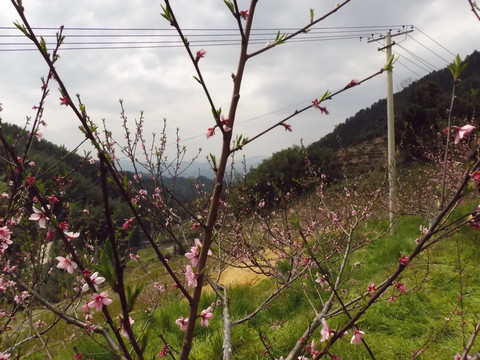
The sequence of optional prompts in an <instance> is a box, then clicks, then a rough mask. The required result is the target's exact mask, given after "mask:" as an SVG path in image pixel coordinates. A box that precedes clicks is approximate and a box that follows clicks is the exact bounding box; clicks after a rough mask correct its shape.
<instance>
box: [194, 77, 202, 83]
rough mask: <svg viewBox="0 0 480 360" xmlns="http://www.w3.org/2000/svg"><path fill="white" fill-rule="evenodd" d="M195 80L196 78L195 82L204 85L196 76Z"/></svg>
mask: <svg viewBox="0 0 480 360" xmlns="http://www.w3.org/2000/svg"><path fill="white" fill-rule="evenodd" d="M193 78H194V79H195V80H197V82H198V83H199V84H200V85H201V84H202V82H201V81H200V79H199V78H197V77H196V76H195V75H194V76H193Z"/></svg>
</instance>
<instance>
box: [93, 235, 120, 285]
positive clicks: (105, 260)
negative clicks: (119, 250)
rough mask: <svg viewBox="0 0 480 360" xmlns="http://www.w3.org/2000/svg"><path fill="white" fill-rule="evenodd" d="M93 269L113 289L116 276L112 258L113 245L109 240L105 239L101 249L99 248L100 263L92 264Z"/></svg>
mask: <svg viewBox="0 0 480 360" xmlns="http://www.w3.org/2000/svg"><path fill="white" fill-rule="evenodd" d="M94 269H95V270H96V271H98V272H99V274H100V275H102V276H103V277H104V278H105V280H107V282H108V283H109V284H110V286H112V288H114V289H115V284H116V280H117V276H116V273H115V262H114V260H113V247H112V243H111V242H110V240H108V239H107V240H106V241H105V244H104V246H103V249H100V264H98V265H94Z"/></svg>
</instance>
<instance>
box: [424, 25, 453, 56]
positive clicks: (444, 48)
mask: <svg viewBox="0 0 480 360" xmlns="http://www.w3.org/2000/svg"><path fill="white" fill-rule="evenodd" d="M415 29H416V30H417V31H418V32H419V33H420V34H422V35H424V36H426V37H427V38H428V39H430V40H431V41H433V42H434V43H435V44H437V45H438V46H440V47H441V48H442V49H443V50H445V51H446V52H448V53H449V54H450V55H452V56H456V55H455V54H454V53H453V52H451V51H450V50H448V49H447V48H446V47H445V46H443V45H442V44H440V43H439V42H438V41H436V40H435V39H433V38H432V37H430V36H428V35H427V34H425V33H424V32H423V31H422V30H420V29H419V28H418V27H416V26H415Z"/></svg>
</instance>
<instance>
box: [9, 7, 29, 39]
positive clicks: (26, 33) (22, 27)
mask: <svg viewBox="0 0 480 360" xmlns="http://www.w3.org/2000/svg"><path fill="white" fill-rule="evenodd" d="M20 6H21V5H20ZM13 25H15V26H16V27H17V29H18V30H20V31H21V32H22V33H23V34H24V35H25V36H26V37H28V38H30V35H29V34H28V31H27V29H26V28H25V25H21V24H19V23H18V22H14V23H13Z"/></svg>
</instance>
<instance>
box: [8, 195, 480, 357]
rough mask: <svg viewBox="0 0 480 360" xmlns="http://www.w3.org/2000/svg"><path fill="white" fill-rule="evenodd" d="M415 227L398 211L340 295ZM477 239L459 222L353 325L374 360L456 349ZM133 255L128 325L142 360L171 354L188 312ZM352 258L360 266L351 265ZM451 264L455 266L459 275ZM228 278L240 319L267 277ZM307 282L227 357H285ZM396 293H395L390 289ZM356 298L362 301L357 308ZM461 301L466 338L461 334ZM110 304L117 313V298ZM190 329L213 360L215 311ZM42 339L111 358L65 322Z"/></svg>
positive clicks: (59, 351) (367, 277) (384, 267)
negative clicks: (139, 288) (142, 349)
mask: <svg viewBox="0 0 480 360" xmlns="http://www.w3.org/2000/svg"><path fill="white" fill-rule="evenodd" d="M472 207H473V206H472V204H466V205H464V206H463V207H460V208H459V209H457V212H458V214H461V213H464V212H465V211H468V209H471V208H472ZM377 225H378V224H377ZM420 225H426V224H425V223H424V221H423V220H422V219H421V218H418V217H413V216H410V217H402V218H400V219H399V223H398V227H397V231H396V232H395V233H394V234H391V235H388V236H385V237H383V238H382V239H381V240H378V241H377V242H374V243H372V244H370V245H369V246H367V247H364V248H362V249H361V250H359V251H357V252H356V253H355V254H354V255H353V256H352V257H351V260H350V262H349V264H348V269H347V274H348V279H347V280H346V281H345V282H344V283H343V284H342V289H345V292H346V293H347V294H346V295H345V298H346V299H349V298H354V297H355V296H358V295H360V294H362V293H364V292H365V291H366V289H367V286H368V284H369V283H372V282H374V283H375V284H379V283H380V282H381V281H382V280H383V279H385V277H386V276H387V275H388V274H389V273H391V272H392V270H393V269H394V268H395V267H396V266H397V265H398V258H399V257H400V256H401V255H402V254H408V253H409V252H410V251H411V250H412V249H413V248H414V247H415V239H416V238H417V237H418V236H419V233H420V232H419V226H420ZM479 242H480V233H479V232H478V231H477V230H474V229H471V228H463V229H461V230H460V231H458V232H456V233H454V234H453V235H452V236H450V237H448V238H447V239H444V240H442V241H440V242H438V243H436V244H435V245H434V246H432V247H431V248H430V249H429V250H427V251H426V252H424V253H423V254H422V255H421V256H420V257H418V258H416V259H415V260H414V261H413V262H412V263H411V264H410V266H409V268H408V269H407V270H406V271H405V272H404V274H402V277H401V279H399V281H401V282H402V283H403V284H404V285H405V286H406V289H407V292H406V293H405V294H402V295H400V296H398V298H396V299H395V300H394V301H393V302H392V301H391V297H392V294H393V291H394V289H392V288H391V289H389V290H387V292H386V293H385V295H384V296H383V297H382V298H381V300H380V301H379V302H378V303H376V304H375V305H374V306H373V307H371V308H370V309H369V310H368V312H367V313H366V315H365V316H364V317H362V318H361V320H360V322H359V323H358V325H359V328H360V329H361V330H363V331H364V332H365V340H366V342H367V344H368V346H369V347H370V348H371V349H372V352H373V353H374V354H375V356H376V358H377V359H410V358H412V354H414V353H415V352H416V351H417V350H419V351H423V354H422V355H420V356H419V357H418V358H419V359H452V358H453V355H454V354H456V353H457V352H461V350H462V343H463V341H464V339H466V338H468V337H469V336H470V334H471V333H472V331H473V328H474V326H475V324H476V322H477V316H476V314H478V313H479V312H480V287H479V286H478V284H479V280H480V279H479V271H478V260H479V259H480V254H479V246H478V245H479ZM139 255H140V256H141V264H142V266H140V264H139V263H138V262H135V261H130V262H129V263H128V265H127V272H126V274H127V276H128V281H129V282H132V283H140V282H143V283H145V289H144V291H143V293H142V295H141V296H140V298H139V300H138V303H137V305H136V308H135V309H136V310H135V312H134V313H133V314H132V317H133V318H134V320H135V323H134V330H135V331H136V332H137V333H139V334H140V333H143V337H144V343H145V344H146V356H145V358H146V359H153V358H155V357H156V356H157V354H158V352H159V351H160V349H161V348H162V345H163V340H162V339H164V340H166V341H167V342H168V343H169V344H170V345H171V346H172V348H173V349H174V350H179V349H180V347H181V343H182V337H183V332H182V331H180V329H179V327H178V326H177V325H176V324H175V320H176V319H177V318H178V317H179V316H185V317H186V316H187V315H188V305H187V303H186V302H185V301H184V300H182V298H181V296H180V294H179V292H178V291H177V290H174V289H172V288H170V287H168V286H167V289H166V291H165V292H162V293H159V292H158V291H157V290H156V289H154V287H153V283H154V281H159V282H160V283H163V282H165V281H166V275H165V273H164V270H163V268H162V267H161V266H160V265H159V263H158V262H157V261H156V260H155V256H154V254H153V252H152V251H150V250H148V249H146V250H142V251H141V252H140V253H139ZM170 261H171V262H172V263H174V264H175V263H178V264H183V263H185V259H184V258H181V257H174V258H171V259H170ZM357 262H358V263H359V264H355V263H357ZM459 269H462V272H461V276H460V271H459ZM145 270H146V271H147V272H145ZM232 276H235V279H234V280H235V281H227V282H231V283H232V285H230V286H229V287H228V294H229V296H230V298H231V313H232V318H233V320H238V319H241V318H242V317H244V316H245V315H247V314H249V313H250V312H252V311H253V310H255V309H256V307H257V306H258V305H259V304H260V303H261V302H262V300H263V299H264V298H266V297H267V296H268V295H269V294H270V293H271V292H272V291H273V290H274V289H275V288H276V285H275V283H274V282H273V281H271V280H269V279H258V281H257V282H252V277H251V274H250V275H249V276H245V278H247V279H248V283H247V284H242V281H243V276H242V274H241V273H238V272H237V273H235V275H232ZM460 280H461V281H460ZM460 284H462V288H461V286H460ZM313 287H314V284H313V283H311V282H310V283H309V282H308V281H305V282H304V289H302V286H301V283H300V282H295V283H293V284H292V285H291V287H290V288H289V289H288V290H287V291H285V292H284V293H283V294H282V295H280V296H279V297H278V298H277V299H276V300H275V301H274V302H273V303H272V304H270V305H269V306H268V308H267V309H266V310H264V311H262V312H260V313H259V314H258V316H257V317H256V318H255V319H254V320H252V321H248V322H245V323H243V324H240V325H237V326H235V327H234V328H233V348H234V351H233V352H234V359H239V360H241V359H265V358H269V355H268V354H265V353H264V352H265V350H268V351H269V352H270V354H271V355H272V356H273V358H278V357H280V355H286V354H287V353H288V351H289V349H291V347H292V346H293V345H294V344H295V342H296V341H297V339H298V338H299V337H300V334H301V333H302V332H303V331H304V330H305V329H306V327H307V325H308V323H309V320H311V319H312V318H313V316H314V312H313V311H312V308H311V306H310V304H309V302H308V301H307V300H306V297H305V294H308V295H309V300H310V301H311V302H312V303H314V304H315V305H320V299H319V297H318V296H316V292H315V291H313ZM305 289H306V290H305ZM110 292H111V291H110ZM395 293H396V294H397V295H398V294H399V292H398V291H396V292H395ZM460 296H462V301H460ZM216 300H217V299H216V297H215V295H214V293H213V292H211V291H205V295H204V297H203V299H202V304H201V306H200V309H204V308H207V307H208V306H210V305H211V304H214V303H215V301H216ZM361 304H362V302H360V303H359V306H361ZM462 305H463V308H464V311H463V317H464V324H465V338H464V337H463V336H462ZM109 309H110V310H111V312H112V313H113V314H117V313H118V312H119V302H118V300H117V301H114V303H113V304H111V305H110V306H109ZM352 311H356V309H354V310H352ZM36 319H43V320H44V321H45V322H47V323H51V322H52V320H53V317H52V316H51V315H49V314H47V313H44V312H41V311H39V312H38V313H37V314H36ZM94 321H98V320H97V318H96V317H94ZM345 321H346V316H345V315H340V316H337V317H335V318H332V319H329V320H328V322H329V325H330V327H331V328H332V329H335V328H336V327H337V326H340V325H341V324H343V323H345ZM196 331H197V336H196V338H195V343H194V347H193V351H192V353H191V357H190V358H191V359H194V360H197V359H198V360H211V359H220V358H221V350H222V334H223V332H222V318H221V307H220V306H219V307H216V308H215V311H214V317H213V319H212V320H211V322H210V326H209V327H208V328H205V327H200V326H198V327H197V330H196ZM44 339H46V341H47V343H48V348H49V350H50V354H51V356H52V358H54V359H72V358H73V354H74V347H75V348H76V349H77V350H78V351H79V352H80V353H82V354H83V356H84V359H86V358H91V359H95V360H100V359H102V360H106V359H114V357H113V356H112V355H111V354H110V352H109V351H108V349H107V348H106V346H105V344H104V343H103V340H102V339H101V338H100V337H95V340H93V339H92V338H91V337H89V336H87V335H86V334H85V333H83V332H82V331H81V330H79V329H75V328H73V327H71V326H67V325H66V324H65V323H64V322H63V321H60V323H59V325H58V326H57V327H56V328H54V330H52V331H51V332H49V334H48V337H44ZM319 339H320V333H319V330H317V332H316V333H315V335H314V340H315V342H316V344H317V347H321V343H320V341H319ZM8 342H9V341H8V339H4V343H5V344H8ZM26 346H27V349H28V353H29V355H27V356H23V357H22V359H28V360H33V359H44V358H47V357H46V356H45V350H44V349H43V346H42V344H41V343H40V342H39V341H38V340H34V341H32V342H30V343H29V344H28V345H26ZM332 352H333V353H335V354H337V355H339V356H341V357H342V359H344V360H345V359H368V358H370V357H369V356H368V353H367V351H366V349H365V348H364V347H363V346H361V345H358V346H353V345H351V344H350V336H348V337H346V338H345V339H342V340H340V341H338V342H337V343H336V344H335V345H334V346H333V348H332Z"/></svg>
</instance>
